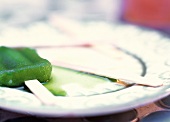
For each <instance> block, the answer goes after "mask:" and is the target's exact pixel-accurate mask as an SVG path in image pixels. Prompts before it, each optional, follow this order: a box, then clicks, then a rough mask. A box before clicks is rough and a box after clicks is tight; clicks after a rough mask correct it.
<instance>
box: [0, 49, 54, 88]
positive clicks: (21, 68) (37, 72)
mask: <svg viewBox="0 0 170 122" xmlns="http://www.w3.org/2000/svg"><path fill="white" fill-rule="evenodd" d="M51 71H52V66H51V63H50V62H49V61H48V60H46V59H43V58H41V57H40V56H39V55H38V54H37V52H36V50H34V49H31V48H27V47H24V48H9V47H5V46H1V47H0V86H8V87H17V86H21V85H23V84H24V81H26V80H33V79H37V80H39V81H40V82H45V81H48V80H49V79H50V77H51Z"/></svg>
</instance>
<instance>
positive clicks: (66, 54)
mask: <svg viewBox="0 0 170 122" xmlns="http://www.w3.org/2000/svg"><path fill="white" fill-rule="evenodd" d="M87 25H88V28H89V30H92V29H94V28H95V27H96V28H97V30H101V29H103V27H104V28H105V33H107V34H106V35H105V39H106V40H105V43H107V45H106V48H105V49H104V50H102V51H101V50H97V49H98V48H93V49H92V47H93V46H92V47H83V46H81V45H79V46H73V45H72V46H68V45H70V44H71V43H70V42H69V41H65V43H64V44H62V42H61V41H59V42H58V43H52V42H54V41H52V42H50V41H49V43H50V45H48V46H47V42H42V43H41V45H38V43H39V41H37V43H36V41H35V42H33V43H32V44H31V45H29V43H28V42H26V43H27V44H24V41H23V39H24V36H25V38H27V36H28V35H29V34H28V35H26V34H27V33H26V31H25V29H17V31H16V32H17V33H22V35H21V36H22V38H21V40H20V41H21V43H19V44H20V45H19V46H24V45H27V46H28V45H29V46H34V47H35V48H36V49H37V51H38V53H39V54H40V55H41V56H43V57H44V58H47V59H49V60H50V61H51V62H52V64H53V65H56V64H55V62H57V61H58V62H65V63H71V64H74V65H77V66H84V67H92V68H94V69H100V70H103V71H106V70H113V69H114V70H115V71H129V72H131V73H134V74H136V75H142V76H146V77H156V78H159V79H160V80H163V82H164V85H163V86H161V87H156V88H152V87H146V86H138V85H133V86H131V87H128V88H124V89H122V90H119V91H116V92H109V93H105V94H102V93H101V94H98V95H82V96H76V97H74V96H65V97H62V96H56V98H55V101H56V102H55V104H54V105H52V106H50V105H43V104H42V103H41V102H40V101H39V100H38V99H37V98H36V97H35V96H34V95H33V94H31V93H28V92H25V91H22V90H19V89H14V88H5V87H0V107H1V108H3V109H7V110H11V111H14V112H20V113H27V114H33V115H37V116H45V117H61V116H64V117H66V116H67V117H68V116H69V117H70V116H72V117H75V116H76V117H78V116H93V115H101V114H108V113H117V112H121V111H125V110H128V109H132V108H135V107H139V106H141V105H144V104H147V103H150V102H154V101H156V100H158V99H160V98H162V97H165V96H167V95H168V94H169V89H168V87H169V82H168V81H169V79H170V58H169V57H168V52H170V48H169V47H170V40H169V38H168V37H166V36H163V35H162V34H160V33H158V32H155V31H150V30H146V29H141V28H138V27H135V26H128V25H108V24H105V23H90V24H87ZM41 26H42V28H44V27H45V28H46V29H51V28H50V27H47V25H46V24H45V25H43V24H42V25H41ZM42 28H41V29H42ZM106 28H107V29H106ZM108 28H109V29H108ZM29 29H30V30H29V33H30V34H33V33H32V31H33V30H35V28H33V27H29ZM31 29H32V30H31ZM27 30H28V29H27ZM95 30H96V29H95ZM53 31H54V30H53ZM12 32H13V31H12ZM54 32H55V31H54ZM54 32H53V34H54V37H53V38H54V39H55V38H57V37H55V33H54ZM94 32H96V31H94ZM23 33H25V35H24V34H23ZM3 34H4V33H3ZM8 34H9V35H4V36H3V35H1V39H2V38H3V39H6V40H7V41H6V42H2V45H9V42H10V39H8V38H7V37H6V36H10V34H11V36H12V33H10V31H9V33H8ZM86 34H87V35H88V34H89V37H90V32H89V33H86ZM95 34H100V32H98V31H97V32H96V33H95ZM95 34H94V35H95ZM29 36H30V35H29ZM42 38H43V35H42ZM44 38H45V37H44ZM91 38H93V39H94V40H95V42H97V40H98V38H97V37H96V38H94V37H92V36H91ZM100 39H101V38H100ZM102 39H104V36H103V38H102ZM14 40H15V39H14ZM30 40H31V39H30ZM32 40H33V39H32ZM102 41H103V40H102ZM102 41H101V40H100V41H99V43H98V44H97V45H98V46H101V44H103V43H101V42H102ZM63 42H64V41H63ZM87 43H88V44H91V41H87ZM21 44H23V45H21ZM43 44H44V45H43ZM79 44H81V42H80V43H79ZM108 44H109V46H110V47H107V46H108ZM42 45H43V48H40V46H42ZM45 45H46V46H45ZM61 45H62V46H61ZM63 45H67V46H63ZM10 46H17V45H11V44H10ZM102 47H104V46H102Z"/></svg>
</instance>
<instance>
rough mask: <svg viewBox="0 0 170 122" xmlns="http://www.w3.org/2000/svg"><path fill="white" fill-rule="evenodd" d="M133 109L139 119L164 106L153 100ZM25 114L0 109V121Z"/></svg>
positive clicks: (63, 121) (70, 121)
mask: <svg viewBox="0 0 170 122" xmlns="http://www.w3.org/2000/svg"><path fill="white" fill-rule="evenodd" d="M135 109H136V110H137V113H138V115H137V117H138V118H139V120H140V119H142V118H144V117H145V116H146V115H148V114H150V113H153V112H156V111H161V110H164V108H162V107H159V106H158V105H157V104H156V103H155V102H154V103H150V104H147V105H144V106H141V107H139V108H135ZM27 116H29V117H31V116H30V115H24V114H20V113H15V112H11V111H7V110H2V109H0V122H4V121H5V120H9V119H15V118H19V117H27ZM43 119H45V120H48V121H49V122H58V121H59V122H82V120H83V117H81V118H43ZM18 122H19V121H18Z"/></svg>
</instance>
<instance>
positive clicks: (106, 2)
mask: <svg viewBox="0 0 170 122" xmlns="http://www.w3.org/2000/svg"><path fill="white" fill-rule="evenodd" d="M54 15H55V16H57V17H64V18H65V17H66V18H71V19H74V20H80V21H91V20H93V21H105V22H109V23H117V22H118V23H122V22H123V23H127V24H135V25H138V26H144V27H149V28H152V29H156V30H159V31H164V32H167V33H170V1H169V0H36V1H33V0H15V1H11V0H0V29H2V28H3V27H5V26H26V25H29V24H31V23H33V22H37V21H44V22H45V21H48V20H49V19H51V17H52V16H54Z"/></svg>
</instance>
